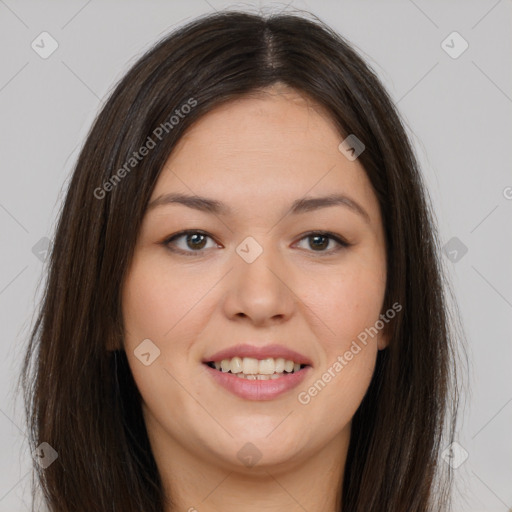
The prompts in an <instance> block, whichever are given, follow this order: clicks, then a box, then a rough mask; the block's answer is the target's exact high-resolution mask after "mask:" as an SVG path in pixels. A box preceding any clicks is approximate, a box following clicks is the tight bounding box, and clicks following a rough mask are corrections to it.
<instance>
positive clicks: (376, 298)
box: [306, 264, 386, 353]
mask: <svg viewBox="0 0 512 512" xmlns="http://www.w3.org/2000/svg"><path fill="white" fill-rule="evenodd" d="M385 286H386V282H385V275H384V274H383V273H382V272H381V271H379V269H378V268H376V267H374V268H373V269H372V270H371V271H370V270H369V269H368V267H364V266H362V265H357V264H355V265H351V266H347V267H345V268H343V269H342V270H340V271H338V272H336V273H330V274H329V276H326V277H325V279H321V280H320V283H317V285H316V286H315V287H310V291H309V292H308V293H307V294H306V296H307V300H308V301H309V303H308V305H309V306H310V308H311V310H312V311H314V313H315V314H316V315H317V316H318V317H319V318H320V319H321V320H322V321H323V324H324V327H325V332H326V336H325V337H323V339H324V342H325V349H326V351H327V352H328V353H331V352H332V351H333V350H336V351H340V350H345V349H346V348H345V347H347V348H348V346H349V345H350V343H351V341H352V340H354V339H356V338H357V336H358V335H359V334H360V333H362V332H364V331H365V329H367V328H368V327H370V326H373V325H374V324H375V322H376V321H377V320H378V318H379V314H380V312H381V308H382V304H383V300H384V293H385ZM312 290H314V291H312Z"/></svg>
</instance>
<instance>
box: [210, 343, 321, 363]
mask: <svg viewBox="0 0 512 512" xmlns="http://www.w3.org/2000/svg"><path fill="white" fill-rule="evenodd" d="M233 357H240V358H244V357H254V358H255V359H266V358H269V357H273V358H276V359H277V358H279V357H282V358H283V359H288V360H291V361H293V362H294V363H299V364H307V365H309V366H311V365H312V363H311V360H310V359H309V358H307V357H306V356H305V355H303V354H300V353H299V352H296V351H295V350H292V349H289V348H287V347H284V346H283V345H275V344H274V345H264V346H261V345H250V344H241V345H235V346H233V347H229V348H226V349H224V350H221V351H219V352H215V354H212V355H211V356H208V357H206V358H205V359H203V361H202V362H203V363H209V362H212V361H222V360H223V359H231V358H233Z"/></svg>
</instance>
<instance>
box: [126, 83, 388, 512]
mask: <svg viewBox="0 0 512 512" xmlns="http://www.w3.org/2000/svg"><path fill="white" fill-rule="evenodd" d="M342 140H343V137H342V136H341V135H340V134H339V133H338V131H337V129H336V127H335V125H334V124H333V123H332V121H330V119H329V118H328V116H327V115H326V114H325V112H323V111H322V109H321V108H320V107H319V106H318V105H316V104H315V103H314V102H312V101H311V100H308V99H306V98H304V97H303V96H302V95H299V94H298V93H297V92H295V91H294V90H292V89H288V88H286V87H285V86H281V85H276V86H273V87H272V88H270V89H267V90H266V91H265V94H260V95H252V96H249V97H244V98H243V99H240V100H236V101H231V102H229V103H227V104H224V105H222V106H220V107H218V108H216V109H215V110H214V111H212V112H210V113H209V114H207V115H205V116H204V117H203V118H201V119H200V120H199V121H198V122H197V123H196V124H195V125H194V126H193V127H192V128H191V129H189V130H188V132H187V133H186V134H185V135H184V136H183V137H182V138H181V140H180V141H179V143H178V145H177V146H176V148H175V150H174V151H173V153H172V155H171V156H170V158H169V160H168V162H167V163H166V166H165V168H164V170H163V171H162V173H161V175H160V177H159V179H158V181H157V184H156V186H155V189H154V192H153V195H152V197H151V199H150V202H151V201H153V200H154V199H156V198H158V197H160V196H161V195H163V194H167V193H171V192H180V193H185V194H190V195H194V194H197V195H200V196H206V197H209V198H214V199H216V200H219V201H222V202H224V203H226V204H227V205H228V206H229V207H230V208H231V209H232V210H233V212H232V214H231V215H227V216H224V215H214V214H212V213H211V212H201V211H199V210H195V209H191V208H189V207H187V206H184V205H181V204H167V205H161V206H157V207H154V208H151V209H149V210H148V211H147V213H146V215H145V217H144V220H143V225H142V228H141V231H140V233H139V236H138V241H137V245H136V248H135V253H134V258H133V261H132V262H131V266H130V269H129V272H128V275H127V278H126V280H125V282H124V286H123V291H122V300H123V304H122V306H123V317H124V324H125V333H126V335H125V339H124V349H125V350H126V353H127V357H128V361H129V364H130V367H131V370H132V373H133V376H134V379H135V382H136V384H137V386H138V388H139V390H140V392H141V395H142V397H143V405H142V407H143V414H144V419H145V422H146V425H147V430H148V435H149V438H150V442H151V446H152V450H153V453H154V456H155V460H156V463H157V466H158V469H159V472H160V474H161V478H162V481H163V485H164V489H165V491H166V492H168V493H170V495H171V496H172V497H173V500H174V506H171V505H169V506H168V507H167V508H166V512H175V511H178V510H179V511H187V510H188V511H190V512H192V511H193V510H198V511H200V512H210V511H220V510H222V511H224V512H229V511H235V510H236V511H237V512H239V511H241V510H243V511H244V512H251V511H258V512H259V511H261V510H263V509H264V510H266V511H280V512H281V511H282V510H287V511H291V512H295V511H299V510H300V511H303V510H323V511H333V512H334V511H335V510H336V499H337V493H338V490H339V489H340V487H341V482H342V479H343V472H344V466H345V460H346V454H347V448H348V443H349V440H350V428H351V419H352V417H353V415H354V413H355V412H356V410H357V408H358V406H359V405H360V403H361V401H362V399H363V396H364V394H365V392H366V390H367V388H368V386H369V383H370V380H371V377H372V374H373V371H374V368H375V362H376V356H377V352H378V350H381V349H383V348H384V347H385V346H386V345H387V342H388V340H387V339H386V336H385V334H384V333H383V332H384V331H380V332H379V334H378V335H377V336H375V337H373V338H371V337H370V338H369V340H368V343H367V345H366V346H363V345H362V350H361V351H360V352H359V353H358V354H357V355H355V356H354V358H353V359H352V360H351V361H350V362H348V364H346V366H344V368H343V369H342V371H340V372H338V373H337V374H336V377H334V378H332V379H331V381H330V382H329V383H328V384H327V385H326V386H325V387H324V388H323V389H322V390H321V391H320V392H319V393H318V394H317V395H316V396H314V397H312V398H311V400H310V402H309V403H308V404H306V405H305V404H302V403H300V402H299V400H298V398H297V395H298V393H299V392H301V391H307V390H308V388H309V387H310V386H312V384H313V383H314V382H316V381H317V380H318V379H320V378H321V377H322V374H324V373H325V371H326V370H327V369H328V368H329V367H332V365H333V363H334V362H335V361H336V359H337V357H338V356H342V355H343V354H344V353H345V352H346V351H347V350H348V349H349V348H350V346H351V343H352V342H353V340H355V339H356V338H357V336H358V334H360V333H361V332H362V331H364V330H365V328H367V327H369V326H373V325H374V324H375V322H376V321H377V320H378V319H379V314H381V313H382V312H383V311H381V309H382V305H383V299H384V291H385V285H386V253H385V241H384V230H383V226H382V219H381V214H380V210H379V206H378V202H377V199H376V196H375V194H374V192H373V189H372V187H371V184H370V182H369V180H368V178H367V176H366V174H365V171H364V169H363V167H362V166H361V164H360V163H359V161H358V160H355V161H349V160H348V159H347V158H346V157H345V156H344V155H343V154H342V153H341V152H340V151H339V150H338V145H339V144H340V142H341V141H342ZM334 192H336V193H343V194H345V195H346V196H349V197H350V198H351V199H352V200H353V201H355V202H357V203H358V204H359V205H360V206H361V207H362V208H363V209H364V210H365V211H366V213H367V215H368V219H365V218H364V217H363V216H362V215H360V214H359V213H357V212H355V211H353V210H352V209H350V208H348V207H347V206H339V205H338V206H331V207H327V208H322V209H318V210H313V211H308V212H305V213H301V214H298V215H286V213H287V212H288V210H289V208H290V205H291V203H292V202H293V201H294V200H296V199H299V198H303V197H305V196H307V197H319V196H325V195H328V194H332V193H334ZM184 229H200V230H202V231H205V232H207V233H208V235H209V237H211V238H206V239H204V240H203V239H201V238H199V240H197V239H195V240H192V241H191V240H190V239H189V241H188V244H187V238H186V236H184V237H181V238H180V239H178V240H175V241H174V243H173V244H174V245H172V244H169V245H168V246H166V245H165V240H166V239H168V238H169V237H170V236H171V235H173V234H175V233H178V232H179V231H182V230H184ZM318 230H328V231H332V232H334V233H335V234H337V235H339V236H340V237H342V238H344V239H345V240H346V241H348V242H349V243H350V244H352V245H350V246H349V247H342V246H338V244H337V243H336V242H335V241H334V240H330V239H328V238H327V239H321V240H320V242H319V244H320V245H322V243H323V244H324V246H322V247H320V248H317V246H315V244H314V240H312V239H311V237H307V236H306V234H307V233H308V232H310V231H318ZM248 236H251V237H253V238H254V239H255V240H256V241H257V242H258V243H259V245H260V246H261V247H262V248H263V253H262V254H261V255H260V256H259V257H258V258H257V259H256V260H255V261H254V262H252V263H247V262H246V261H244V260H243V259H242V258H241V257H240V256H239V255H238V253H237V252H236V247H237V246H238V245H239V244H240V243H241V242H242V241H243V240H244V239H245V238H246V237H248ZM329 240H330V241H329ZM203 245H204V247H203ZM171 247H175V248H176V250H179V249H181V250H182V251H188V253H189V254H190V253H192V255H191V256H187V255H185V254H179V253H176V252H172V251H171V250H170V248H171ZM197 247H200V248H199V249H198V248H197ZM201 247H202V248H201ZM337 249H338V250H337ZM147 338H149V339H150V340H151V341H152V342H153V343H154V345H155V346H156V347H158V349H159V350H160V355H159V357H157V358H156V359H155V360H154V361H153V362H152V363H151V364H150V365H148V366H145V365H144V364H142V363H141V361H140V360H139V359H138V358H137V357H136V356H135V354H134V350H135V349H136V348H137V346H138V345H139V344H140V343H141V342H142V340H144V339H147ZM243 342H249V343H250V342H252V343H253V344H256V345H266V344H270V343H278V344H282V345H285V346H286V347H290V348H292V349H294V350H296V351H298V352H300V353H302V354H305V355H306V356H308V357H309V358H310V359H311V361H312V362H313V368H312V370H310V373H309V375H308V377H307V379H306V381H305V382H304V383H302V384H301V385H300V386H299V387H298V388H295V389H293V390H291V391H288V392H286V393H285V394H283V395H281V396H279V397H278V398H275V399H273V400H266V401H254V400H246V399H242V398H240V397H238V396H236V395H234V394H231V393H230V392H229V391H227V390H225V389H224V388H221V387H220V386H219V385H218V384H217V383H216V382H215V381H214V380H213V379H212V377H211V375H209V373H208V372H207V371H206V370H205V367H204V365H203V364H202V363H201V360H202V359H203V358H204V357H206V356H208V355H211V354H213V353H215V352H217V351H219V350H221V349H225V348H228V347H231V346H233V345H236V344H238V343H243ZM247 442H250V443H252V444H253V445H255V446H256V448H257V450H258V453H259V454H261V459H260V460H259V461H258V462H257V464H256V465H255V466H253V467H247V466H246V465H244V464H243V463H242V462H241V461H240V460H239V458H238V457H237V453H238V451H239V450H240V449H241V448H242V447H243V446H244V445H245V444H246V443H247Z"/></svg>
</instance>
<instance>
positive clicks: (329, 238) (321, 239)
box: [300, 231, 350, 253]
mask: <svg viewBox="0 0 512 512" xmlns="http://www.w3.org/2000/svg"><path fill="white" fill-rule="evenodd" d="M302 240H308V241H309V243H308V245H309V247H310V248H311V249H313V252H323V253H333V252H337V251H339V250H341V249H343V248H345V247H349V246H350V244H349V243H348V242H346V241H345V240H343V239H342V238H341V237H339V236H338V235H335V234H334V233H330V232H328V231H312V232H311V233H307V234H306V236H304V237H302V238H301V239H300V241H302ZM330 242H334V248H332V249H330V250H327V251H326V250H325V249H326V248H327V247H329V243H330Z"/></svg>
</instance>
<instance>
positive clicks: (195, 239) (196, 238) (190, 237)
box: [187, 233, 204, 249]
mask: <svg viewBox="0 0 512 512" xmlns="http://www.w3.org/2000/svg"><path fill="white" fill-rule="evenodd" d="M200 237H203V238H204V235H202V234H200V233H194V234H192V235H188V237H187V243H188V242H190V241H191V240H192V245H193V247H191V248H192V249H202V248H203V247H204V240H203V241H202V242H203V243H202V244H201V241H200V240H199V238H200ZM198 243H199V244H201V245H196V244H198Z"/></svg>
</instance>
